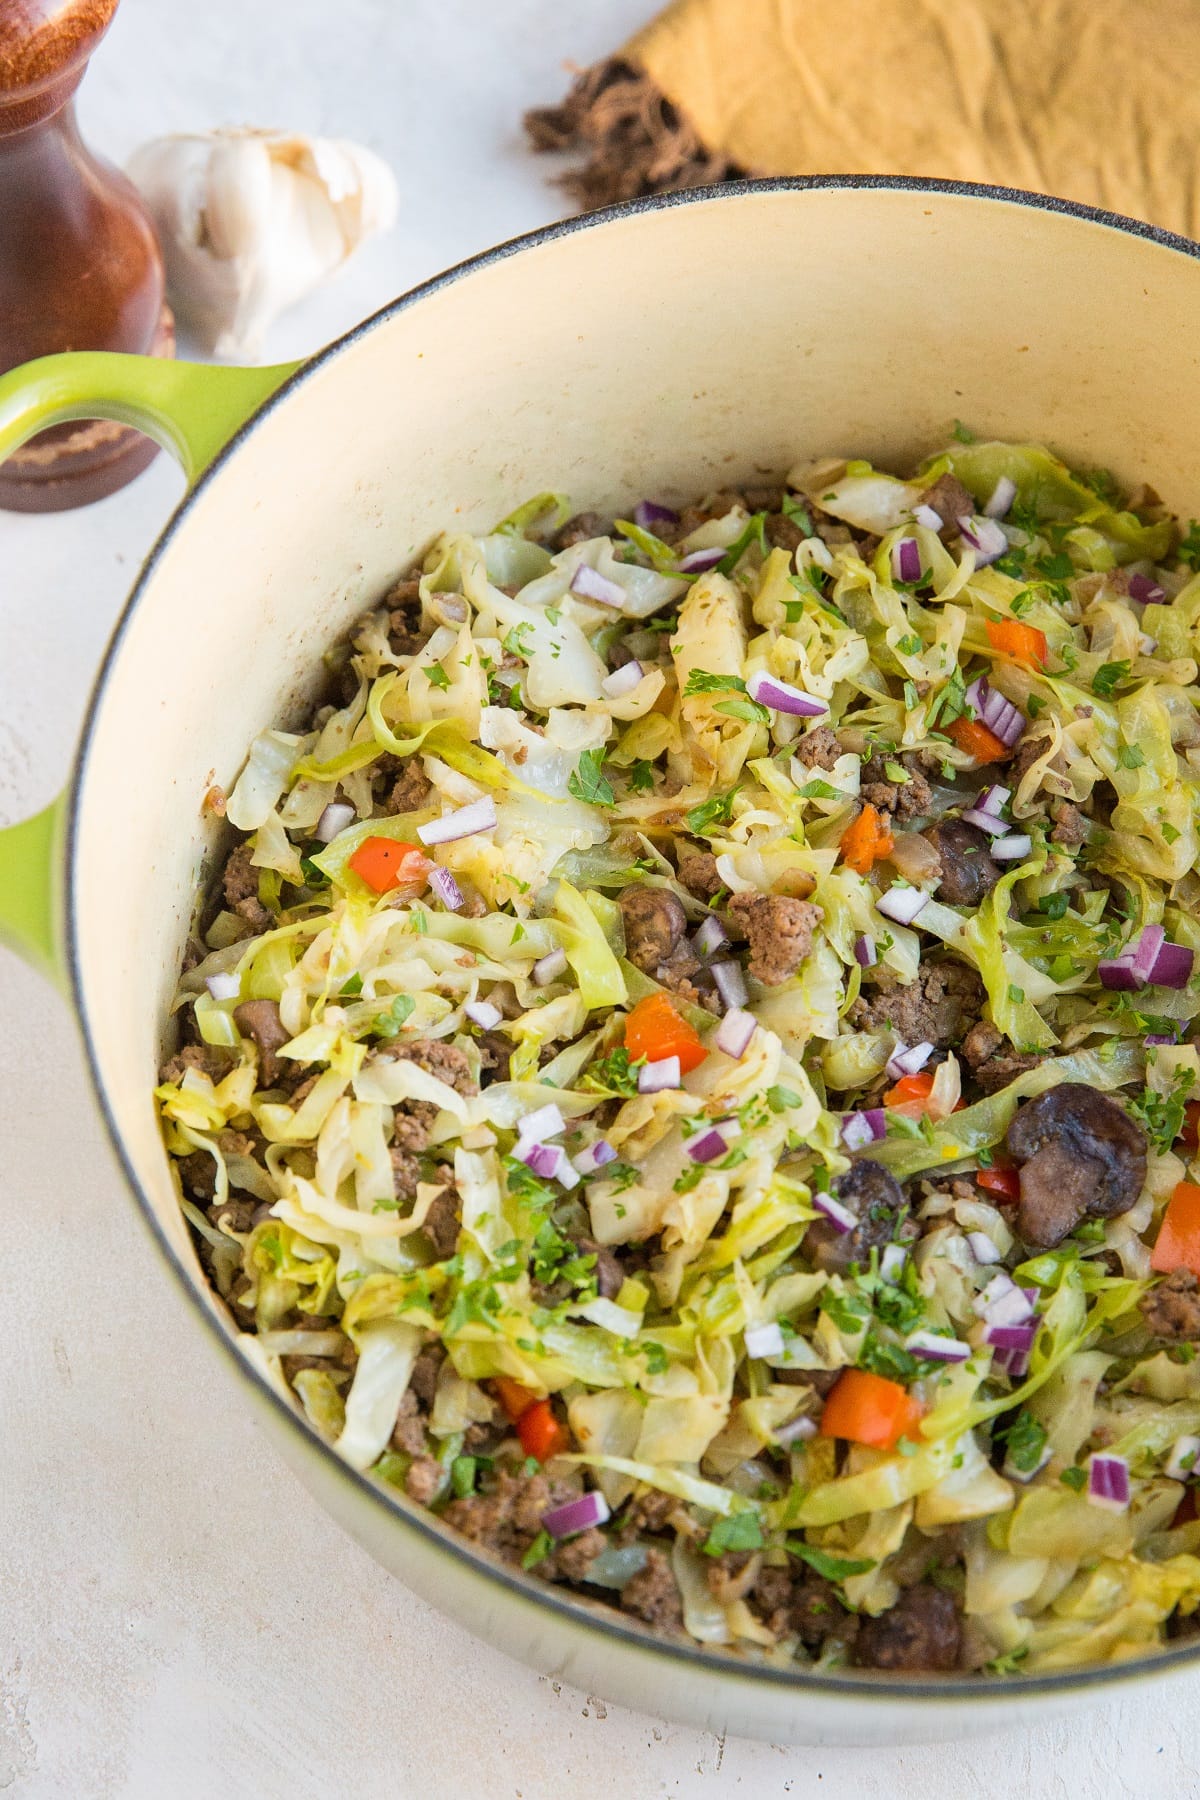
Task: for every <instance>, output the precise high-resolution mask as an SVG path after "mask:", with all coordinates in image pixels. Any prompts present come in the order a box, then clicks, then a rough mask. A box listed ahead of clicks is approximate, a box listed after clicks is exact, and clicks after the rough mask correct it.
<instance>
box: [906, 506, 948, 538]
mask: <svg viewBox="0 0 1200 1800" xmlns="http://www.w3.org/2000/svg"><path fill="white" fill-rule="evenodd" d="M913 518H914V519H915V520H916V521H917V524H918V525H923V526H924V527H925V529H926V531H941V530H942V529H943V528H944V526H945V523H946V521H945V519H943V517H942V515H941V513H940V512H935V511H934V509H933V507H932V506H926V504H925V502H924V501H923V500H922V502H921V504H920V505H919V506H914V507H913Z"/></svg>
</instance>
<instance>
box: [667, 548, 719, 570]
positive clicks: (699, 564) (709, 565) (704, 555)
mask: <svg viewBox="0 0 1200 1800" xmlns="http://www.w3.org/2000/svg"><path fill="white" fill-rule="evenodd" d="M724 555H725V552H724V550H721V549H712V550H689V551H688V553H687V555H686V556H681V557H680V559H679V561H678V562H677V563H676V564H675V567H676V569H677V570H678V572H679V574H681V575H703V574H704V572H705V570H706V569H714V568H716V566H717V564H718V563H719V562H720V561H721V559H722V557H723V556H724Z"/></svg>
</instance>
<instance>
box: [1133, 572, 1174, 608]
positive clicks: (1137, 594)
mask: <svg viewBox="0 0 1200 1800" xmlns="http://www.w3.org/2000/svg"><path fill="white" fill-rule="evenodd" d="M1166 597H1167V590H1166V589H1165V588H1162V587H1159V585H1158V583H1157V581H1151V579H1150V577H1149V575H1131V576H1130V577H1129V598H1130V599H1131V600H1136V601H1137V603H1138V605H1139V606H1161V605H1162V603H1163V601H1164V600H1165V599H1166Z"/></svg>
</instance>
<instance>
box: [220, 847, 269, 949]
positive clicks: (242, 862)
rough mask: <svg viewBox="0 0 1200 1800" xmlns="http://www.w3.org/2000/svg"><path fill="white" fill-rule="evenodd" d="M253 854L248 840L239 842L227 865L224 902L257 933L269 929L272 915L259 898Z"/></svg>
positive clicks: (222, 883) (222, 881) (223, 887)
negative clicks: (251, 859)
mask: <svg viewBox="0 0 1200 1800" xmlns="http://www.w3.org/2000/svg"><path fill="white" fill-rule="evenodd" d="M253 854H254V852H253V850H252V849H251V846H250V845H249V844H248V843H245V844H239V845H238V847H237V849H236V850H234V851H233V852H232V853H231V854H230V857H229V860H228V862H227V863H226V864H225V873H224V875H223V876H222V878H221V886H222V889H223V891H224V895H225V904H226V906H228V907H229V908H230V910H231V911H232V912H235V913H237V915H238V917H239V918H242V919H245V921H246V923H247V925H249V926H250V927H251V928H252V930H254V931H255V932H261V931H269V930H270V928H271V924H272V919H271V914H270V913H269V911H268V910H267V908H266V907H265V906H264V905H263V903H262V901H261V900H260V899H259V897H258V870H257V869H256V868H255V867H254V865H253V863H252V862H251V861H250V858H251V856H252V855H253Z"/></svg>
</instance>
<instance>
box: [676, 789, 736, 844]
mask: <svg viewBox="0 0 1200 1800" xmlns="http://www.w3.org/2000/svg"><path fill="white" fill-rule="evenodd" d="M733 792H734V790H733V789H732V788H731V789H730V790H729V792H728V793H727V794H714V795H713V797H712V799H711V800H702V801H701V802H700V805H699V806H693V807H692V808H691V809H690V810H689V812H688V815H687V826H688V830H689V831H690V832H691V834H692V836H693V837H707V835H708V833H709V832H710V830H711V829H712V827H713V826H714V825H728V823H729V821H730V819H731V818H732V816H733Z"/></svg>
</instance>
